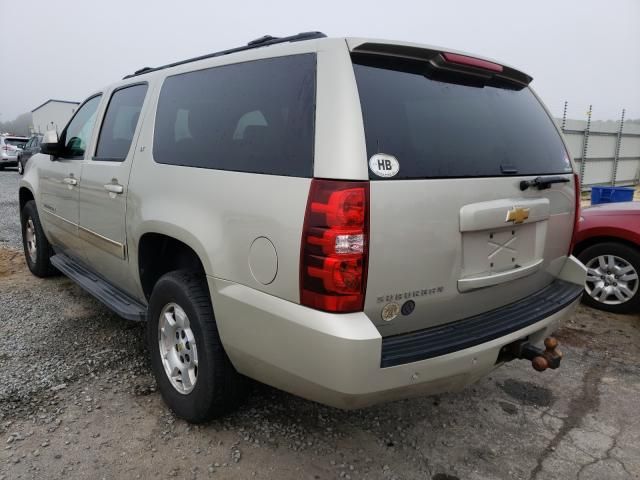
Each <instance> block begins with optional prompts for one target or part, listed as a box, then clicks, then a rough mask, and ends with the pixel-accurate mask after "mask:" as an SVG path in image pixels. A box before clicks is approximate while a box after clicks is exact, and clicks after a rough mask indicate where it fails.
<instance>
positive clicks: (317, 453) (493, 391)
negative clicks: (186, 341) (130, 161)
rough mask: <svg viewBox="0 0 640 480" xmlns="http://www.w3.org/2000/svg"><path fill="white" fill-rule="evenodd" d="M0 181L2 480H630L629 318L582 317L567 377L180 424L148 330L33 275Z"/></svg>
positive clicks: (257, 401)
mask: <svg viewBox="0 0 640 480" xmlns="http://www.w3.org/2000/svg"><path fill="white" fill-rule="evenodd" d="M18 180H19V177H18V175H17V173H15V171H11V170H8V171H5V172H0V367H1V368H0V480H9V479H11V480H14V479H31V478H37V479H40V478H42V479H45V478H46V479H58V478H60V479H62V478H64V479H74V478H96V479H100V478H106V479H116V478H127V479H130V478H187V479H190V478H225V479H244V478H247V479H253V478H256V479H298V478H304V479H332V478H346V479H349V478H351V479H357V478H373V479H378V478H380V479H393V478H397V479H429V480H431V479H432V480H455V479H460V480H468V479H469V480H474V479H478V480H479V479H502V478H505V479H506V478H509V479H511V478H513V479H531V480H534V479H545V480H551V479H562V480H565V479H573V478H578V479H584V480H586V479H594V480H595V479H597V480H602V479H637V478H640V317H639V316H637V315H632V316H623V315H611V314H606V313H602V312H598V311H595V310H591V309H588V308H584V307H580V308H579V309H578V311H577V312H576V314H575V315H574V316H573V318H572V319H571V320H570V321H569V322H568V323H567V324H566V325H565V327H564V328H563V329H562V330H560V331H559V332H558V338H559V340H560V342H561V348H562V350H563V352H564V353H565V359H564V360H563V363H562V367H561V368H560V369H559V370H556V371H547V372H544V373H536V372H535V371H534V370H533V369H532V368H531V366H530V365H529V364H527V363H526V362H524V361H515V362H512V363H510V364H507V365H505V366H503V367H501V368H499V369H497V370H495V371H494V372H493V374H492V375H490V376H489V377H487V378H485V379H483V380H481V381H480V382H478V383H477V384H475V385H472V386H470V387H468V388H466V389H465V390H464V391H462V392H458V393H450V394H445V395H439V396H437V397H428V398H419V399H413V400H406V401H400V402H395V403H390V404H386V405H380V406H376V407H373V408H368V409H365V410H360V411H354V412H344V411H339V410H335V409H332V408H328V407H323V406H320V405H318V404H315V403H313V402H309V401H306V400H302V399H299V398H296V397H294V396H291V395H289V394H286V393H282V392H279V391H277V390H274V389H271V388H269V387H266V386H262V385H256V386H255V387H254V389H253V393H252V395H251V397H250V399H249V400H248V401H247V402H246V403H245V404H244V405H242V406H241V407H240V408H239V410H238V411H237V412H236V413H234V414H231V415H229V416H228V417H227V418H225V419H222V420H218V421H214V422H211V423H210V424H207V425H204V426H190V425H188V424H187V423H185V422H183V421H181V420H178V419H176V418H175V417H174V416H173V415H172V414H171V412H170V411H169V410H168V409H167V408H166V407H165V405H164V404H163V402H162V399H161V398H160V395H159V394H158V393H157V392H156V389H155V385H154V381H153V378H152V376H151V372H150V371H149V367H148V363H147V352H146V350H145V346H144V326H143V325H141V324H136V323H131V322H127V321H125V320H122V319H120V318H118V317H117V316H115V315H113V314H112V313H110V312H109V311H108V310H107V309H106V308H105V307H104V306H102V305H101V304H99V303H98V302H97V301H95V300H93V298H91V297H90V296H89V295H88V294H86V293H84V292H83V291H82V290H81V289H80V288H78V287H77V286H75V285H74V284H73V283H72V282H71V281H69V280H68V279H66V278H64V277H56V278H53V279H48V280H41V279H38V278H35V277H33V276H31V275H30V273H29V272H28V270H27V269H26V266H25V264H24V259H23V256H22V252H21V251H20V235H19V224H18V212H17V209H18V207H17V186H18Z"/></svg>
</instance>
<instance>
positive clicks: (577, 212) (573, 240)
mask: <svg viewBox="0 0 640 480" xmlns="http://www.w3.org/2000/svg"><path fill="white" fill-rule="evenodd" d="M573 185H574V187H575V198H576V205H575V213H574V214H575V217H574V219H573V235H572V236H571V246H570V247H569V255H571V252H573V247H575V245H576V235H577V234H578V224H579V223H580V201H581V191H580V177H579V176H578V174H577V173H574V174H573Z"/></svg>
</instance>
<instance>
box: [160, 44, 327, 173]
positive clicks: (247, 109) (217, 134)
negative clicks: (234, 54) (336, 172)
mask: <svg viewBox="0 0 640 480" xmlns="http://www.w3.org/2000/svg"><path fill="white" fill-rule="evenodd" d="M315 67H316V57H315V54H303V55H292V56H288V57H278V58H270V59H265V60H255V61H251V62H246V63H240V64H234V65H225V66H221V67H214V68H209V69H206V70H199V71H195V72H189V73H184V74H180V75H175V76H172V77H168V78H167V79H166V80H165V82H164V84H163V86H162V90H161V92H160V98H159V100H158V110H157V113H156V124H155V133H154V140H153V156H154V159H155V161H156V162H159V163H166V164H172V165H183V166H189V167H200V168H212V169H220V170H233V171H238V172H253V173H265V174H271V175H287V176H296V177H311V176H312V173H313V140H314V115H315Z"/></svg>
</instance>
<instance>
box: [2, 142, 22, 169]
mask: <svg viewBox="0 0 640 480" xmlns="http://www.w3.org/2000/svg"><path fill="white" fill-rule="evenodd" d="M28 141H29V139H28V138H25V137H14V136H9V135H2V136H0V170H3V169H4V167H15V166H16V165H18V153H20V151H21V150H22V148H23V147H24V146H25V145H26V144H27V142H28Z"/></svg>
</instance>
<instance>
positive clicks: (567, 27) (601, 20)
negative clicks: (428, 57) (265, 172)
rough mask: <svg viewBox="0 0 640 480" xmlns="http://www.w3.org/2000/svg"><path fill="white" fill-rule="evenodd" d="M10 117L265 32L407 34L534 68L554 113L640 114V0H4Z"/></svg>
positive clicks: (3, 77) (1, 91) (3, 112)
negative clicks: (565, 105) (565, 109)
mask: <svg viewBox="0 0 640 480" xmlns="http://www.w3.org/2000/svg"><path fill="white" fill-rule="evenodd" d="M0 19H1V27H0V32H1V34H2V35H1V37H0V73H1V74H0V120H3V121H6V120H12V119H13V118H15V117H16V116H17V115H18V114H20V113H23V112H25V111H30V110H32V109H33V108H35V107H36V106H38V105H39V104H41V103H42V102H44V101H45V100H47V99H49V98H57V99H63V100H77V101H80V100H82V99H83V98H85V97H86V96H87V95H88V94H89V93H90V92H91V91H93V90H96V89H98V88H100V87H102V86H103V85H106V84H109V83H112V82H113V81H116V80H118V79H120V78H121V77H122V76H123V75H125V74H128V73H131V72H133V71H134V70H137V69H138V68H140V67H143V66H154V65H160V64H164V63H168V62H171V61H175V60H180V59H184V58H187V57H192V56H196V55H200V54H204V53H209V52H212V51H216V50H220V49H225V48H229V47H234V46H238V45H242V44H244V43H246V42H247V41H249V40H252V39H254V38H256V37H260V36H262V35H264V34H267V33H268V34H271V35H275V36H280V35H287V34H293V33H297V32H301V31H307V30H321V31H323V32H325V33H326V34H327V35H329V36H363V37H375V38H391V39H398V40H408V41H413V42H420V43H426V44H432V45H440V46H445V47H450V48H453V49H459V50H465V51H468V52H472V53H477V54H479V55H483V56H488V57H493V58H495V59H497V60H500V61H503V62H505V63H509V64H511V65H513V66H515V67H517V68H519V69H521V70H523V71H525V72H527V73H529V74H530V75H532V76H533V78H534V81H533V84H532V86H533V87H534V88H535V89H536V91H537V92H538V93H539V94H540V96H541V97H542V99H543V100H544V101H545V103H546V104H547V105H548V106H549V108H550V109H551V111H552V112H553V113H554V114H555V115H558V116H559V115H561V114H562V108H563V103H564V101H565V100H567V101H569V114H570V117H573V118H584V117H585V114H586V111H587V109H588V105H589V104H590V103H592V104H593V112H594V118H595V119H617V118H618V117H619V115H620V110H621V109H622V108H623V107H624V108H626V109H627V118H640V0H606V1H605V0H538V1H528V2H525V1H517V0H464V1H463V0H459V1H455V0H449V1H446V2H445V1H431V0H421V1H420V0H415V1H412V2H410V1H403V0H393V1H376V0H365V1H361V0H357V1H356V0H351V1H349V0H339V1H335V0H320V1H315V2H307V1H304V0H269V1H259V2H257V1H256V2H251V1H246V0H245V1H225V2H221V1H213V0H211V1H200V0H198V1H196V0H182V1H175V0H174V1H165V0H148V1H145V0H126V1H122V0H109V1H97V0H55V1H54V0H47V1H42V0H31V1H29V2H26V1H23V0H0Z"/></svg>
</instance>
